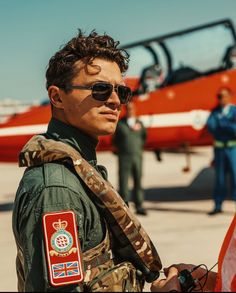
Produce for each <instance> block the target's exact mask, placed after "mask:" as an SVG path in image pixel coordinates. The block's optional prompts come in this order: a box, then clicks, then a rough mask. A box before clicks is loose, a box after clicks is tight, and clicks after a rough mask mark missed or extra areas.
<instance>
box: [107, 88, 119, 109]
mask: <svg viewBox="0 0 236 293" xmlns="http://www.w3.org/2000/svg"><path fill="white" fill-rule="evenodd" d="M106 104H107V105H108V104H109V105H113V107H114V108H118V107H119V106H120V99H119V97H118V94H117V93H116V91H115V90H113V91H112V93H111V95H110V97H109V98H108V100H107V102H106Z"/></svg>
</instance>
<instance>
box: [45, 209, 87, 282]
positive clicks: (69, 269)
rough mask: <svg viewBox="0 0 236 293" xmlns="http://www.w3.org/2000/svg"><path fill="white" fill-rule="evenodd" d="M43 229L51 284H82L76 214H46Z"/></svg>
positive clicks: (70, 212)
mask: <svg viewBox="0 0 236 293" xmlns="http://www.w3.org/2000/svg"><path fill="white" fill-rule="evenodd" d="M43 229H44V239H45V246H46V256H47V263H48V272H49V279H50V283H51V284H52V285H53V286H62V285H68V284H73V283H79V282H81V281H82V280H83V270H82V258H81V251H80V245H79V241H78V232H77V229H76V220H75V214H74V212H72V211H61V212H54V213H47V214H45V215H44V216H43Z"/></svg>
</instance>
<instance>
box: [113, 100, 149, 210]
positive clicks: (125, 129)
mask: <svg viewBox="0 0 236 293" xmlns="http://www.w3.org/2000/svg"><path fill="white" fill-rule="evenodd" d="M145 141H146V129H145V127H144V126H143V124H142V122H141V121H140V120H139V119H138V118H137V117H136V109H135V104H134V103H133V102H130V103H129V104H128V105H127V106H126V115H125V117H123V118H122V119H121V120H119V122H118V125H117V128H116V131H115V134H114V136H113V144H114V145H115V146H116V148H117V154H118V160H119V193H120V195H121V196H122V197H123V199H124V201H125V202H128V201H129V199H130V196H129V186H128V182H129V178H130V176H132V178H133V191H132V198H133V200H134V203H135V207H136V213H137V214H140V215H146V213H147V212H146V210H145V209H144V207H143V201H144V195H143V190H142V186H141V179H142V161H143V147H144V144H145Z"/></svg>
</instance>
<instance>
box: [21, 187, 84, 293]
mask: <svg viewBox="0 0 236 293" xmlns="http://www.w3.org/2000/svg"><path fill="white" fill-rule="evenodd" d="M76 196H77V197H78V194H76V193H75V192H73V191H71V190H69V189H67V188H63V187H49V188H45V189H43V191H42V192H41V194H40V196H39V197H38V199H37V201H35V202H34V203H33V204H32V205H31V204H29V205H28V206H27V207H26V208H25V209H24V212H23V213H22V214H21V217H20V218H19V219H18V220H19V232H18V235H19V237H20V243H21V246H22V250H23V257H24V276H25V290H26V291H31V292H34V291H43V292H45V291H46V292H49V291H56V292H60V291H63V292H65V291H67V292H72V291H73V292H80V291H81V290H80V287H79V285H77V284H71V285H66V286H59V287H53V286H52V285H51V284H50V281H49V274H50V272H49V269H48V264H47V254H46V250H45V237H44V234H43V223H42V218H43V215H44V214H45V213H48V212H60V211H68V210H72V211H74V212H75V213H76V222H77V228H78V233H79V242H80V243H81V247H82V249H83V246H84V241H83V240H84V238H85V235H84V234H85V233H84V214H85V211H84V209H83V205H82V204H81V205H77V206H76V207H75V202H78V200H77V199H76Z"/></svg>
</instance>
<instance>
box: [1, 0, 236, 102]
mask: <svg viewBox="0 0 236 293" xmlns="http://www.w3.org/2000/svg"><path fill="white" fill-rule="evenodd" d="M223 18H231V19H232V21H233V22H234V24H235V25H236V1H235V0H123V1H121V0H120V1H118V0H116V1H115V0H97V1H96V0H87V1H82V0H68V1H66V0H64V1H63V0H40V1H38V0H37V1H36V0H0V101H1V100H4V99H6V98H12V99H17V100H21V101H27V102H32V101H35V100H37V101H39V100H43V99H45V98H46V97H47V92H46V90H45V69H46V66H47V63H48V60H49V58H50V57H51V56H52V55H53V54H54V53H55V52H56V51H57V50H58V49H59V47H60V46H61V45H62V44H65V43H66V42H67V41H68V40H69V39H70V38H71V37H73V36H74V35H75V34H76V32H77V28H82V29H83V30H84V31H86V32H89V31H90V30H92V29H96V30H97V31H98V32H100V33H103V32H106V33H108V34H110V35H111V36H112V37H114V38H115V39H116V40H119V41H120V42H121V44H127V43H130V42H132V41H139V40H142V39H145V38H149V37H154V36H157V35H161V34H165V33H169V32H173V31H176V30H180V29H184V28H188V27H191V26H194V25H200V24H203V23H207V22H210V21H216V20H219V19H223Z"/></svg>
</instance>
